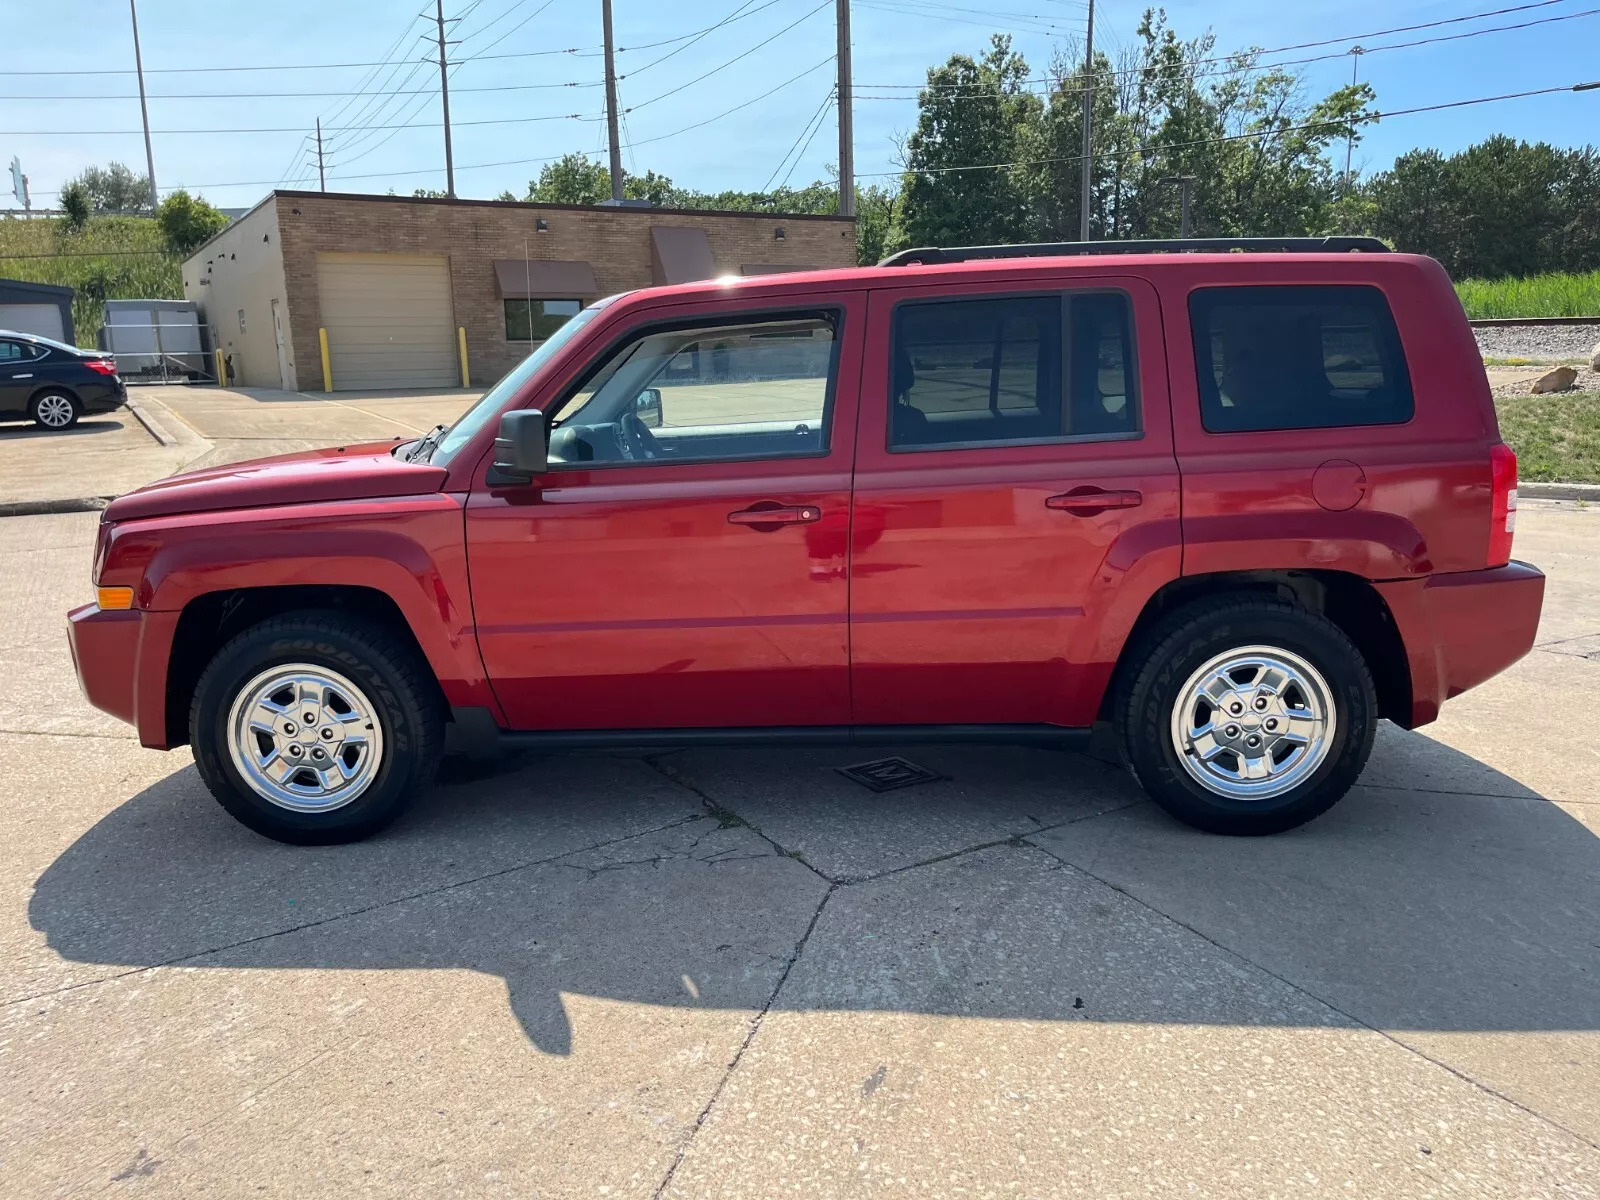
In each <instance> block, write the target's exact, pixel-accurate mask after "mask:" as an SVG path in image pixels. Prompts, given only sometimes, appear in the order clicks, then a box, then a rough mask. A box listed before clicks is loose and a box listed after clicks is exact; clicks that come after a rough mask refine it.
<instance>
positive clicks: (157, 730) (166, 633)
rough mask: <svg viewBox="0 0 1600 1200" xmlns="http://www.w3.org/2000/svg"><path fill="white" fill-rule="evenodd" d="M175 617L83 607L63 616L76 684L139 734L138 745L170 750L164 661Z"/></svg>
mask: <svg viewBox="0 0 1600 1200" xmlns="http://www.w3.org/2000/svg"><path fill="white" fill-rule="evenodd" d="M177 618H178V614H177V613H165V612H146V611H141V610H139V609H123V610H106V609H102V608H101V607H100V606H99V605H98V604H85V605H84V606H83V607H82V608H75V609H73V610H72V611H71V612H69V613H68V614H67V641H68V643H69V645H70V646H71V647H72V666H73V669H74V670H75V671H76V672H77V673H78V686H79V687H81V688H82V689H83V694H84V695H85V696H86V697H87V698H88V700H89V703H90V704H92V705H94V706H95V707H96V708H98V709H99V710H100V711H101V712H107V713H110V714H111V715H112V716H113V717H116V718H117V719H118V720H120V721H126V722H128V724H130V725H132V726H133V727H134V728H135V729H137V730H138V731H139V741H140V743H141V744H142V745H145V746H149V747H151V748H152V749H156V750H169V749H171V748H172V745H173V741H172V739H171V738H169V737H168V734H167V661H168V658H169V657H170V655H171V651H172V635H173V633H174V631H175V630H176V628H177V623H178V621H177Z"/></svg>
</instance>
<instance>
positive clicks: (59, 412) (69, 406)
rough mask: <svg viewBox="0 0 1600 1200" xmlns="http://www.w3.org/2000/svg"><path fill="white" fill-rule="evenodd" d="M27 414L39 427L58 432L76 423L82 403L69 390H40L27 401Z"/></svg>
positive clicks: (81, 412)
mask: <svg viewBox="0 0 1600 1200" xmlns="http://www.w3.org/2000/svg"><path fill="white" fill-rule="evenodd" d="M28 415H29V416H30V417H32V418H33V423H34V424H35V425H37V426H39V428H41V429H48V430H51V431H52V432H59V431H60V430H63V429H71V428H72V427H73V426H74V425H76V424H77V423H78V418H79V417H81V416H82V415H83V405H81V404H79V403H78V398H77V397H76V396H74V395H73V394H72V393H71V392H57V391H51V392H40V393H39V394H38V395H37V396H35V397H34V398H33V399H32V400H30V401H28Z"/></svg>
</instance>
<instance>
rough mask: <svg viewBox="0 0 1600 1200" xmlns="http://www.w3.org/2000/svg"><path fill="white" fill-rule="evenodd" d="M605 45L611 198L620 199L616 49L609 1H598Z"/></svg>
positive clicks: (620, 163)
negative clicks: (612, 33)
mask: <svg viewBox="0 0 1600 1200" xmlns="http://www.w3.org/2000/svg"><path fill="white" fill-rule="evenodd" d="M600 24H601V26H602V33H603V34H604V35H605V43H606V132H607V134H609V135H610V138H611V198H612V199H613V200H621V199H622V143H621V142H620V141H619V140H618V139H617V49H616V42H615V40H614V39H613V38H612V35H611V0H600Z"/></svg>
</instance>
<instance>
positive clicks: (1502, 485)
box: [1489, 442, 1517, 567]
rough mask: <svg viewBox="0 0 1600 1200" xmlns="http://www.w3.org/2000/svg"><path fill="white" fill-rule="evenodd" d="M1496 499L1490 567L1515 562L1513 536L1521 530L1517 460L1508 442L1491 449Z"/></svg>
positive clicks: (1491, 512)
mask: <svg viewBox="0 0 1600 1200" xmlns="http://www.w3.org/2000/svg"><path fill="white" fill-rule="evenodd" d="M1489 472H1490V474H1491V476H1492V477H1493V487H1494V498H1493V503H1492V504H1491V505H1490V507H1489V565H1490V566H1491V567H1503V566H1505V565H1506V564H1507V563H1508V562H1510V561H1511V536H1512V534H1514V533H1515V532H1516V530H1517V456H1516V453H1515V452H1514V451H1513V450H1512V449H1511V447H1510V446H1507V445H1506V444H1505V443H1504V442H1497V443H1496V444H1495V445H1494V446H1492V447H1490V449H1489Z"/></svg>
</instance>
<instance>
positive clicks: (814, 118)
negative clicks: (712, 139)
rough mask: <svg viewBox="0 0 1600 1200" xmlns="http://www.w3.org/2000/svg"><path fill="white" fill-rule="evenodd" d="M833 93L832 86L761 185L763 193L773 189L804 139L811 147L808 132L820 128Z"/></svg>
mask: <svg viewBox="0 0 1600 1200" xmlns="http://www.w3.org/2000/svg"><path fill="white" fill-rule="evenodd" d="M833 91H834V89H833V87H832V86H831V85H830V86H829V88H828V90H827V92H825V93H824V94H823V97H822V103H821V104H819V105H817V111H816V112H814V113H812V114H811V116H810V117H809V118H808V119H807V121H806V123H805V124H804V125H802V126H801V127H800V132H799V133H798V134H796V135H795V139H794V143H793V145H791V146H790V147H789V148H788V149H787V150H785V151H784V152H783V157H782V158H780V159H779V160H778V165H777V166H775V167H773V168H772V174H771V175H768V176H767V181H766V183H764V184H762V185H761V190H762V191H763V192H765V191H767V190H768V189H770V188H771V187H772V181H773V180H774V179H776V178H777V177H778V172H779V171H781V170H783V165H784V163H786V162H788V161H789V156H790V155H791V154H794V152H795V150H796V149H797V148H798V147H799V145H800V142H801V139H804V140H805V143H806V146H807V147H810V145H811V138H810V137H807V136H806V135H807V133H808V132H812V130H811V127H812V126H813V125H819V127H820V121H821V118H822V114H823V113H824V112H826V111H827V108H828V105H829V103H830V102H831V101H832V100H833ZM801 153H802V154H803V153H805V151H803V150H802V151H801ZM795 161H796V162H798V161H799V159H798V157H797V158H796V160H795ZM793 169H794V168H792V167H791V168H790V170H793ZM784 178H785V179H787V178H788V176H785V177H784Z"/></svg>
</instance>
